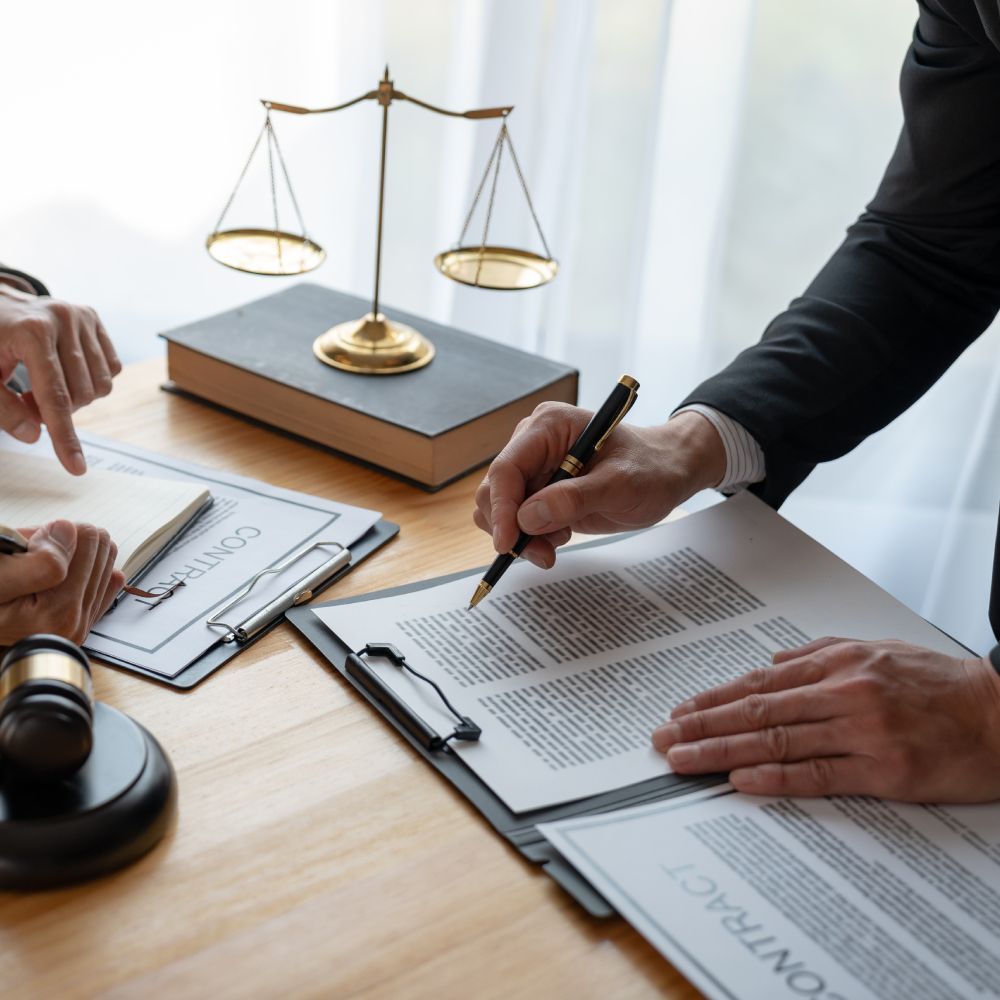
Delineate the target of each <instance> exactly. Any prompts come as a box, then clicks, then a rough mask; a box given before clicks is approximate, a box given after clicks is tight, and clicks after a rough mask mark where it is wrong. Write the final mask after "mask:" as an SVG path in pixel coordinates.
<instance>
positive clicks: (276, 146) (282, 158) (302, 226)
mask: <svg viewBox="0 0 1000 1000" xmlns="http://www.w3.org/2000/svg"><path fill="white" fill-rule="evenodd" d="M271 135H272V136H274V151H275V152H276V153H277V154H278V163H279V164H280V166H281V172H282V174H283V175H284V177H285V186H286V187H287V188H288V197H289V198H290V199H291V201H292V208H294V209H295V216H296V218H297V219H298V220H299V229H301V230H302V236H303V238H308V235H309V234H308V233H307V232H306V223H305V220H304V219H303V218H302V212H301V211H299V202H298V199H297V198H296V197H295V191H294V190H292V179H291V177H289V176H288V167H286V166H285V156H284V154H283V153H282V152H281V146H280V145H279V143H278V133H277V132H275V131H274V126H273V125H272V126H271Z"/></svg>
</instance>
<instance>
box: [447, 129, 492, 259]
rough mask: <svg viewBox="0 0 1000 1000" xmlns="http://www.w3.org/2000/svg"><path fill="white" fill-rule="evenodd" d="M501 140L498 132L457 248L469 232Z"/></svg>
mask: <svg viewBox="0 0 1000 1000" xmlns="http://www.w3.org/2000/svg"><path fill="white" fill-rule="evenodd" d="M502 140H503V132H502V131H501V132H498V133H497V137H496V141H495V142H494V143H493V149H492V151H491V152H490V158H489V159H488V160H487V161H486V169H485V170H484V171H483V176H482V180H480V182H479V187H478V188H476V194H475V197H474V198H473V199H472V204H471V205H470V206H469V214H468V215H466V217H465V225H463V226H462V232H461V233H460V234H459V237H458V246H462V245H463V244H464V243H465V234H466V233H467V232H468V230H469V226H470V224H471V223H472V216H473V215H474V214H475V211H476V206H477V205H478V204H479V199H480V197H481V196H482V193H483V188H484V187H486V179H487V178H488V177H489V176H490V170H491V169H492V167H493V160H494V158H495V157H496V155H497V150H498V149H499V148H500V144H501V142H502Z"/></svg>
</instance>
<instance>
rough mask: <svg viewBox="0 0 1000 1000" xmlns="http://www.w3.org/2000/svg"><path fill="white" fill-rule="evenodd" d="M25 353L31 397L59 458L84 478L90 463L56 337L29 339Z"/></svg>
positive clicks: (70, 469)
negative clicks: (75, 423)
mask: <svg viewBox="0 0 1000 1000" xmlns="http://www.w3.org/2000/svg"><path fill="white" fill-rule="evenodd" d="M23 354H24V359H23V360H24V363H25V365H26V366H27V369H28V374H29V375H30V376H31V387H32V397H33V398H34V401H35V403H36V405H37V406H38V411H39V413H40V414H41V417H42V420H44V422H45V425H46V426H47V427H48V429H49V434H50V436H51V437H52V444H53V446H54V447H55V450H56V455H58V457H59V461H60V462H62V464H63V466H64V467H65V468H66V470H67V471H68V472H71V473H73V475H75V476H82V475H83V474H84V473H85V472H86V471H87V462H86V459H84V457H83V449H82V448H81V447H80V440H79V438H78V437H77V436H76V431H75V430H74V429H73V417H72V411H73V404H72V398H71V397H70V393H69V389H67V387H66V380H65V378H64V377H63V371H62V367H61V365H60V362H59V354H58V351H57V350H56V346H55V340H54V337H36V336H30V337H27V338H26V340H25V342H24V350H23Z"/></svg>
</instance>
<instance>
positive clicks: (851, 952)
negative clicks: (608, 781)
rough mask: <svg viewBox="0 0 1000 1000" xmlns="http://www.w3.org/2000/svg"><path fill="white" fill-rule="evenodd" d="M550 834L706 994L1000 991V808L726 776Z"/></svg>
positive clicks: (792, 996)
mask: <svg viewBox="0 0 1000 1000" xmlns="http://www.w3.org/2000/svg"><path fill="white" fill-rule="evenodd" d="M540 829H541V831H542V833H544V834H545V836H546V837H547V838H548V839H549V841H550V842H551V843H552V844H553V845H554V846H555V847H556V848H557V849H558V850H559V852H560V853H561V854H562V855H563V856H564V857H565V858H566V859H567V860H568V861H570V862H571V863H572V864H573V865H574V867H576V868H577V870H578V871H579V872H580V873H581V874H582V875H584V876H585V877H586V878H587V879H588V880H589V881H590V882H591V884H592V885H593V886H594V888H596V889H597V890H598V891H599V892H600V893H601V894H602V895H603V896H604V897H605V898H606V899H607V900H608V902H610V903H611V904H612V905H613V906H614V907H615V909H617V910H618V912H619V913H620V914H621V915H622V916H623V917H625V918H626V919H627V920H628V921H629V922H630V923H631V924H632V925H633V926H634V927H635V928H636V930H638V931H639V932H640V933H641V934H643V935H644V936H645V937H646V938H647V939H648V940H649V942H650V943H651V944H652V945H653V946H654V947H655V948H657V949H658V950H659V951H660V952H661V953H662V954H663V955H664V956H666V958H668V959H669V960H670V962H672V963H673V964H674V965H675V966H676V967H677V968H678V969H679V970H680V971H681V972H683V973H684V975H686V976H687V977H688V979H690V980H691V982H692V983H694V985H695V986H697V987H698V989H700V990H701V991H702V992H703V993H705V994H706V995H707V996H708V997H711V998H720V1000H721V998H725V1000H734V998H739V1000H784V998H787V1000H801V998H809V1000H876V998H877V1000H962V998H968V997H996V996H1000V806H995V805H977V806H919V805H902V804H899V803H893V802H882V801H880V800H877V799H868V798H830V799H780V800H779V799H760V798H754V797H752V796H743V795H739V794H737V793H735V792H732V791H731V790H728V786H726V790H725V791H722V792H720V791H719V790H718V789H711V790H709V791H708V792H702V793H695V794H694V795H691V796H682V797H679V798H673V799H668V800H666V801H663V802H657V803H654V804H652V805H649V806H642V807H639V808H637V809H629V810H621V811H618V812H613V813H606V814H604V815H599V816H585V817H581V818H577V819H570V820H564V821H561V822H558V823H552V824H543V825H542V826H541V827H540Z"/></svg>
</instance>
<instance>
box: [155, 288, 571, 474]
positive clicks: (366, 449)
mask: <svg viewBox="0 0 1000 1000" xmlns="http://www.w3.org/2000/svg"><path fill="white" fill-rule="evenodd" d="M369 308H370V307H369V304H368V303H367V302H366V300H364V299H360V298H358V297H357V296H354V295H345V294H343V293H341V292H335V291H333V290H332V289H329V288H324V287H323V286H321V285H314V284H311V283H301V284H298V285H295V286H293V287H291V288H288V289H285V290H284V291H281V292H277V293H276V294H274V295H269V296H267V297H266V298H263V299H258V300H256V301H255V302H251V303H249V304H247V305H245V306H241V307H239V308H238V309H231V310H229V311H228V312H224V313H219V314H218V315H217V316H211V317H209V318H208V319H203V320H200V321H198V322H197V323H191V324H189V325H187V326H182V327H178V328H177V329H176V330H170V331H168V332H167V333H164V334H161V336H162V337H163V338H164V339H165V340H166V341H167V371H168V377H169V379H170V384H169V385H168V388H172V389H176V390H180V391H181V392H183V393H186V394H189V395H192V396H195V397H198V398H200V399H203V400H206V401H208V402H210V403H213V404H215V405H217V406H221V407H224V408H225V409H227V410H232V411H235V412H236V413H238V414H241V415H243V416H247V417H251V418H252V419H254V420H257V421H261V422H263V423H265V424H269V425H271V426H273V427H277V428H279V429H281V430H283V431H287V432H290V433H292V434H295V435H296V436H298V437H302V438H305V439H307V440H309V441H312V442H315V443H318V444H320V445H323V446H325V447H327V448H331V449H333V450H335V451H337V452H339V453H341V454H344V455H347V456H350V457H352V458H355V459H359V460H361V461H363V462H365V463H368V464H371V465H374V466H377V467H379V468H381V469H384V470H387V471H389V472H391V473H393V474H395V475H397V476H401V477H403V478H405V479H407V480H410V481H412V482H414V483H416V484H418V485H420V486H423V487H425V488H428V489H432V490H434V489H439V488H440V487H442V486H444V485H446V484H447V483H449V482H451V481H452V480H453V479H456V478H458V477H459V476H461V475H463V474H464V473H466V472H469V471H470V470H472V469H474V468H476V467H477V466H480V465H482V464H483V463H485V462H488V461H489V460H490V459H491V458H492V457H493V456H494V455H496V454H497V452H498V451H499V450H500V449H501V448H502V447H503V445H504V444H505V443H506V442H507V440H508V439H509V438H510V435H511V432H512V431H513V430H514V427H515V425H516V424H517V422H518V421H519V420H520V419H521V418H522V417H525V416H527V415H528V414H529V413H531V411H532V410H533V409H534V408H535V407H536V406H537V405H538V404H539V403H541V402H543V401H545V400H557V401H560V402H567V403H575V402H576V395H577V372H576V370H575V369H573V368H570V367H568V366H567V365H563V364H560V363H558V362H555V361H550V360H548V359H546V358H542V357H539V356H538V355H535V354H529V353H527V352H526V351H521V350H517V349H515V348H512V347H507V346H506V345H504V344H498V343H495V342H494V341H491V340H486V339H485V338H483V337H477V336H475V335H474V334H471V333H464V332H462V331H460V330H455V329H452V328H451V327H446V326H442V325H441V324H439V323H434V322H432V321H430V320H427V319H421V318H420V317H418V316H412V315H409V314H407V313H403V312H398V311H396V310H391V317H392V318H393V319H396V320H399V321H400V322H403V323H406V324H408V325H410V326H413V327H415V328H416V329H417V330H419V331H420V332H421V333H423V334H424V335H425V336H426V337H428V338H429V339H430V340H431V342H432V343H433V344H434V346H435V348H436V351H437V353H436V356H435V358H434V360H433V361H432V362H431V363H430V364H429V365H428V366H427V367H425V368H421V369H419V370H418V371H414V372H406V373H404V374H401V375H391V376H385V375H357V374H353V373H351V372H345V371H340V370H338V369H336V368H331V367H330V366H329V365H325V364H323V363H322V362H320V361H319V360H317V358H316V357H315V355H314V354H313V350H312V345H313V341H314V340H315V339H316V338H317V337H318V336H319V335H320V334H321V333H323V332H324V331H326V330H327V329H329V328H330V327H331V326H334V325H335V324H337V323H341V322H344V321H346V320H351V319H357V318H359V317H360V316H362V315H364V313H365V312H367V310H368V309H369Z"/></svg>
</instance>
